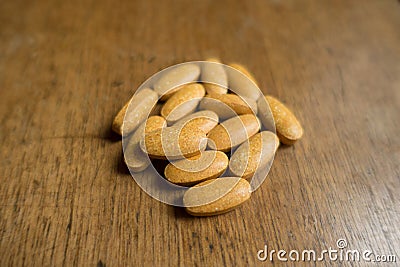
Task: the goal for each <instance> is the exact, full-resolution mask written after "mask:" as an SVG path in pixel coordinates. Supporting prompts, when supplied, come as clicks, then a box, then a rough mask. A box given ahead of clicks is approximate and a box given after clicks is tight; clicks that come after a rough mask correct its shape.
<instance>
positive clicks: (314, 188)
mask: <svg viewBox="0 0 400 267" xmlns="http://www.w3.org/2000/svg"><path fill="white" fill-rule="evenodd" d="M399 12H400V4H399V2H398V1H394V0H369V1H362V3H361V2H360V1H357V0H352V1H348V0H340V1H339V0H338V1H317V0H315V1H297V0H289V1H279V0H270V1H193V2H192V1H178V2H176V1H140V2H139V1H119V2H115V1H106V0H98V1H75V0H73V1H44V0H41V1H19V0H17V1H1V2H0V121H1V124H0V145H1V150H0V151H1V165H0V166H1V167H0V183H1V186H0V203H1V204H0V265H1V266H11V265H12V266H21V265H26V266H60V265H64V266H72V265H75V266H96V265H97V266H135V265H136V266H140V265H145V266H152V265H154V266H191V265H194V266H221V265H227V266H247V265H255V264H260V265H265V266H268V265H271V262H269V260H266V262H261V261H259V260H258V259H257V252H258V251H259V250H261V249H263V248H264V246H265V245H267V246H268V249H269V250H272V249H274V250H279V249H284V250H286V251H287V252H289V251H290V250H295V249H296V250H299V251H302V250H304V249H314V250H315V251H317V252H318V251H322V250H323V249H328V248H329V247H332V248H333V249H335V248H337V246H336V242H337V240H338V239H340V238H342V239H346V241H347V244H348V246H347V247H346V249H359V250H365V249H370V250H372V251H374V252H375V253H376V254H394V255H397V262H399V261H400V258H399V257H400V234H399V233H400V232H399V226H400V209H399V206H400V205H399V204H400V197H399V190H400V165H399V158H400V132H399V129H400V122H399V121H400V120H399V112H400V13H399ZM208 56H218V57H220V58H221V59H222V60H223V61H224V62H226V63H228V62H239V63H242V64H244V65H246V66H248V68H249V69H250V70H251V71H252V72H253V73H254V75H255V76H256V78H257V79H258V81H259V83H260V86H261V88H262V90H263V91H264V92H265V93H268V94H272V95H274V96H276V97H278V98H279V99H281V100H282V101H283V102H285V103H286V104H287V105H288V106H289V107H291V108H292V110H293V111H294V112H295V113H296V114H297V116H298V118H299V120H300V121H301V122H302V124H303V126H304V129H305V135H304V138H303V139H302V140H301V141H299V142H298V143H296V144H295V145H294V146H291V147H285V148H281V149H280V150H279V151H278V154H277V156H276V158H275V162H274V164H273V167H272V170H271V172H270V173H269V175H268V177H267V180H266V181H265V182H264V184H263V185H262V186H261V187H260V188H259V189H258V190H257V191H256V192H254V194H253V196H252V198H251V200H250V201H249V202H247V203H246V204H244V206H242V207H241V208H239V209H237V210H235V211H233V212H230V213H228V214H225V215H221V216H216V217H208V218H194V217H190V216H188V215H186V213H185V212H184V211H183V210H181V209H178V208H174V207H170V206H167V205H165V204H162V203H159V202H158V201H156V200H154V199H153V198H151V197H150V196H148V195H147V194H145V193H144V192H142V191H141V189H140V188H139V187H138V186H137V185H136V184H135V182H134V181H133V179H132V177H131V176H130V174H129V173H128V172H127V169H126V167H125V165H124V163H123V161H122V148H121V142H120V139H119V138H118V137H116V136H115V135H113V134H111V132H110V125H111V122H112V120H113V117H114V116H115V114H116V112H117V111H118V110H119V109H120V107H121V106H122V105H123V104H124V102H125V101H127V99H129V97H130V96H131V95H132V94H133V93H134V91H135V90H136V88H137V87H138V86H139V85H140V84H141V83H142V82H143V81H144V80H145V79H146V78H147V77H149V76H150V75H152V74H154V73H156V72H157V71H158V70H161V69H163V68H165V67H167V66H170V65H173V64H176V63H180V62H185V61H191V60H202V59H205V58H206V57H208ZM286 256H287V255H286ZM274 263H275V265H280V263H282V262H280V261H279V260H278V259H277V257H276V255H275V256H274ZM282 264H285V263H282ZM286 264H287V263H286ZM288 264H292V262H289V263H288ZM314 264H315V263H314V262H312V263H309V262H308V263H304V266H309V265H314ZM334 264H336V262H334V261H329V260H324V261H322V262H319V263H317V265H334ZM343 264H344V265H345V266H347V264H349V263H343ZM353 264H354V265H355V266H365V264H366V263H365V262H363V261H360V262H355V263H353ZM385 266H395V264H391V265H385Z"/></svg>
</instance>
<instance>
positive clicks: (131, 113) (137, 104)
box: [112, 88, 158, 135]
mask: <svg viewBox="0 0 400 267" xmlns="http://www.w3.org/2000/svg"><path fill="white" fill-rule="evenodd" d="M157 101H158V95H157V93H156V92H154V91H153V90H151V89H149V88H145V89H142V90H140V91H139V92H137V93H135V95H134V96H133V97H132V98H131V99H130V100H129V102H128V103H126V104H125V106H124V107H123V108H122V109H121V110H120V111H119V112H118V114H117V116H116V117H115V119H114V121H113V123H112V129H113V131H114V132H116V133H117V134H119V135H122V134H123V135H128V134H130V133H132V132H133V131H134V130H135V129H136V128H137V127H139V125H140V124H141V123H142V122H143V121H144V120H145V119H146V118H147V116H148V115H149V113H150V112H151V110H152V109H153V107H154V106H155V104H156V103H157ZM128 107H129V109H128Z"/></svg>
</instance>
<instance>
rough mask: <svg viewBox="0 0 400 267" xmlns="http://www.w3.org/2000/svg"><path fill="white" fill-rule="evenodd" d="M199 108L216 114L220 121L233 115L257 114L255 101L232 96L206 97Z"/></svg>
mask: <svg viewBox="0 0 400 267" xmlns="http://www.w3.org/2000/svg"><path fill="white" fill-rule="evenodd" d="M213 100H216V101H213ZM219 102H221V103H219ZM200 108H201V109H208V110H212V111H214V112H216V113H217V114H218V115H219V116H220V117H221V119H222V120H223V119H227V118H230V117H233V116H235V115H243V114H257V103H256V101H254V100H253V99H251V98H241V97H240V96H238V95H234V94H223V95H217V94H214V95H207V96H206V97H205V98H203V99H202V101H201V103H200Z"/></svg>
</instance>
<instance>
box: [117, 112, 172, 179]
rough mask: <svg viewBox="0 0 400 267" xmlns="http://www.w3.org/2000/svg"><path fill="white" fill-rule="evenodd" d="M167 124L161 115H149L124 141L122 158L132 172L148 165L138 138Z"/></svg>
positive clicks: (148, 162)
mask: <svg viewBox="0 0 400 267" xmlns="http://www.w3.org/2000/svg"><path fill="white" fill-rule="evenodd" d="M166 126H167V122H166V120H165V119H164V118H163V117H160V116H151V117H149V118H148V119H147V120H146V121H145V122H144V123H142V124H141V125H140V126H139V127H138V128H137V129H136V131H135V132H134V133H133V134H132V136H131V137H130V138H129V139H128V137H126V138H127V139H128V141H125V139H124V140H123V142H124V160H125V163H126V165H127V166H128V168H129V169H130V170H131V171H133V172H140V171H143V170H144V169H146V168H147V166H149V165H150V160H149V158H148V156H147V155H146V154H145V153H144V152H143V151H142V150H141V149H140V145H139V143H140V140H141V139H142V138H143V137H144V135H145V134H146V133H150V132H152V131H154V130H157V129H161V128H164V127H166Z"/></svg>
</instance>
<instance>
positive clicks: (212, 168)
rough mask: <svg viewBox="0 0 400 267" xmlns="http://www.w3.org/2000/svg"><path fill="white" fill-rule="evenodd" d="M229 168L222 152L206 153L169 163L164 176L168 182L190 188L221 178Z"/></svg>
mask: <svg viewBox="0 0 400 267" xmlns="http://www.w3.org/2000/svg"><path fill="white" fill-rule="evenodd" d="M227 167H228V157H227V156H226V155H225V153H223V152H221V151H212V150H209V151H204V152H202V153H201V155H197V156H194V157H190V158H188V159H182V160H178V161H176V162H173V163H169V164H168V165H167V167H166V168H165V171H164V174H165V178H167V180H168V181H170V182H171V183H174V184H178V185H185V186H190V185H193V184H197V183H200V182H203V181H205V180H209V179H213V178H216V177H219V176H220V175H221V174H222V173H223V172H224V171H225V170H226V168H227Z"/></svg>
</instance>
